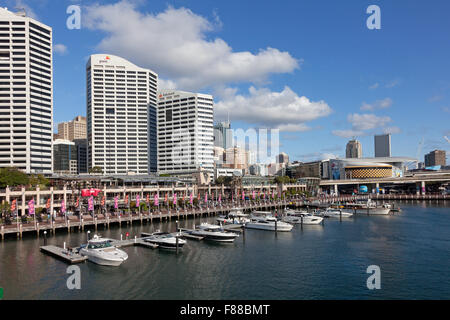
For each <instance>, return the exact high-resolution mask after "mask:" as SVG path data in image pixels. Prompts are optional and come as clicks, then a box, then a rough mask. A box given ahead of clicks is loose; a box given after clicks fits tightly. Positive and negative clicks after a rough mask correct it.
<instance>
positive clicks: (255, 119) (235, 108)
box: [215, 86, 332, 131]
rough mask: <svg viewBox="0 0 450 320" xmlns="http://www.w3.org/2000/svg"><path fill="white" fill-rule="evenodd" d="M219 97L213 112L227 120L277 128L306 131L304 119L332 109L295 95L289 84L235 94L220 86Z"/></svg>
mask: <svg viewBox="0 0 450 320" xmlns="http://www.w3.org/2000/svg"><path fill="white" fill-rule="evenodd" d="M222 94H223V96H222V100H221V101H219V102H217V103H216V105H215V115H217V116H218V117H219V118H225V117H227V116H228V114H229V115H230V118H231V120H233V119H235V120H242V121H246V122H248V123H251V124H259V125H264V126H267V127H269V128H274V129H279V130H280V131H306V130H309V127H308V126H307V125H306V124H305V122H308V121H312V120H315V119H318V118H321V117H325V116H328V115H329V114H330V113H331V112H332V109H331V108H330V107H329V106H328V104H327V103H326V102H324V101H317V102H315V101H311V100H310V99H308V98H307V97H305V96H298V95H297V93H295V92H294V91H292V90H291V89H290V88H289V87H287V86H286V87H284V89H283V90H282V91H281V92H274V91H271V90H269V89H267V88H261V89H257V88H255V87H253V86H252V87H250V88H249V92H248V95H240V94H236V90H235V89H228V90H227V89H224V90H223V91H222Z"/></svg>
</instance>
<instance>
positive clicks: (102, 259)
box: [79, 235, 128, 266]
mask: <svg viewBox="0 0 450 320" xmlns="http://www.w3.org/2000/svg"><path fill="white" fill-rule="evenodd" d="M79 253H80V254H81V255H82V256H87V257H88V260H89V261H92V262H94V263H96V264H99V265H103V266H119V265H121V264H122V263H123V262H124V261H125V260H127V259H128V254H127V253H126V252H125V251H123V250H120V249H118V248H116V247H114V246H112V245H111V240H110V239H103V238H101V237H100V236H98V235H94V237H93V238H92V239H91V240H89V241H88V243H87V244H85V245H82V246H81V247H80V248H79Z"/></svg>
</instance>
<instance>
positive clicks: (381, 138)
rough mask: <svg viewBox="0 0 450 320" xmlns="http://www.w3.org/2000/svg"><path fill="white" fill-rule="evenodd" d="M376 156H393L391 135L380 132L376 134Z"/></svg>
mask: <svg viewBox="0 0 450 320" xmlns="http://www.w3.org/2000/svg"><path fill="white" fill-rule="evenodd" d="M374 142H375V157H376V158H378V157H390V156H391V135H390V134H380V135H375V138H374Z"/></svg>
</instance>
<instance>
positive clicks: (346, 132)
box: [332, 130, 364, 138]
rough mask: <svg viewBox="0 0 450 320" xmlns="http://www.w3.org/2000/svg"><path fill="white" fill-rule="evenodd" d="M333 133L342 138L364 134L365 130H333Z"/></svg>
mask: <svg viewBox="0 0 450 320" xmlns="http://www.w3.org/2000/svg"><path fill="white" fill-rule="evenodd" d="M332 133H333V134H334V135H335V136H338V137H341V138H352V137H358V136H362V135H363V134H364V132H363V131H357V130H333V131H332Z"/></svg>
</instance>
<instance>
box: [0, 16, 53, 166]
mask: <svg viewBox="0 0 450 320" xmlns="http://www.w3.org/2000/svg"><path fill="white" fill-rule="evenodd" d="M52 65H53V63H52V28H50V27H49V26H46V25H45V24H43V23H41V22H39V21H36V20H34V19H32V18H30V17H27V16H26V14H25V13H13V12H11V11H8V10H7V9H6V8H0V167H10V166H13V167H17V168H19V169H21V170H23V171H24V172H26V173H52V167H53V163H52V142H53V67H52Z"/></svg>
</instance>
